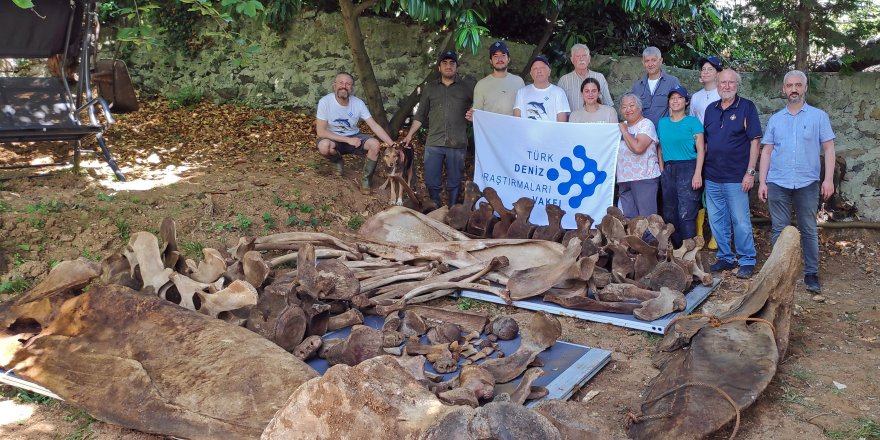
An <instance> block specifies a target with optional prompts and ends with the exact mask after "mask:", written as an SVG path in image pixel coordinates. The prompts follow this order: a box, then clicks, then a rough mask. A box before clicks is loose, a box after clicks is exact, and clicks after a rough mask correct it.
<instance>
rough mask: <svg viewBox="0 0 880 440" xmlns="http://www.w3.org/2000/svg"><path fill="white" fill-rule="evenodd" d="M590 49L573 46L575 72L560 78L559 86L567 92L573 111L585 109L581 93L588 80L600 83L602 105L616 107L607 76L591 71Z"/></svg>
mask: <svg viewBox="0 0 880 440" xmlns="http://www.w3.org/2000/svg"><path fill="white" fill-rule="evenodd" d="M590 59H591V58H590V48H589V47H587V46H586V45H585V44H580V43H578V44H575V45H574V46H571V65H572V66H574V70H572V71H571V72H569V73H566V74H565V75H562V77H561V78H559V82H558V83H557V85H559V87H562V90H565V95H566V96H567V97H568V106H569V108H571V111H576V110H580V109H582V108H584V95H583V94H582V93H581V86H582V85H583V83H584V81H585V80H586V79H587V78H593V79H595V80H596V81H598V82H599V96H600V97H601V102H600V104H605V105H610V106H611V107H614V101H612V100H611V92H610V91H609V90H608V81H606V80H605V75H602V74H601V73H599V72H596V71H595V70H590Z"/></svg>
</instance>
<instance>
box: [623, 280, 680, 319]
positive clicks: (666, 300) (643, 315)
mask: <svg viewBox="0 0 880 440" xmlns="http://www.w3.org/2000/svg"><path fill="white" fill-rule="evenodd" d="M686 306H687V300H686V299H685V297H684V294H682V293H681V292H679V291H677V290H672V289H669V288H667V287H661V288H660V295H659V296H658V297H657V298H654V299H650V300H647V301H645V302H643V303H642V307H640V308H638V309H635V310H633V315H634V316H635V317H636V318H639V319H641V320H643V321H653V320H655V319H659V318H661V317H663V316H666V315H668V314H670V313H672V312H678V311H681V310H684V309H685V307H686Z"/></svg>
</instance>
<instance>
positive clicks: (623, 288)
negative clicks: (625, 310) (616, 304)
mask: <svg viewBox="0 0 880 440" xmlns="http://www.w3.org/2000/svg"><path fill="white" fill-rule="evenodd" d="M658 296H660V292H657V291H653V290H648V289H642V288H640V287H638V286H634V285H632V284H619V283H612V284H609V285H607V286H605V288H604V289H602V290H600V291H599V292H598V294H597V298H598V299H599V300H600V301H633V300H635V301H647V300H649V299H654V298H656V297H658Z"/></svg>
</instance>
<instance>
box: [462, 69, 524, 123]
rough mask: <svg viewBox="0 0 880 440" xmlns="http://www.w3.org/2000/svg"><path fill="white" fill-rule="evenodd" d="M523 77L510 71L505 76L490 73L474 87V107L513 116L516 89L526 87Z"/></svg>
mask: <svg viewBox="0 0 880 440" xmlns="http://www.w3.org/2000/svg"><path fill="white" fill-rule="evenodd" d="M525 85H526V83H525V82H524V81H523V79H522V78H520V77H519V76H516V75H514V74H512V73H508V74H507V76H505V77H504V78H496V77H494V76H492V75H489V76H487V77H485V78H483V79H481V80H480V81H478V82H477V85H476V86H475V87H474V108H475V109H477V110H485V111H487V112H492V113H499V114H502V115H508V116H513V104H514V101H515V100H516V91H517V90H519V89H521V88H523V87H525Z"/></svg>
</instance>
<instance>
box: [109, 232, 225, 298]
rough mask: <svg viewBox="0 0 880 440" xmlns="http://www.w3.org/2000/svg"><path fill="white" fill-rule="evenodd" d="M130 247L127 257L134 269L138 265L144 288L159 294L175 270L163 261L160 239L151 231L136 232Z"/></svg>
mask: <svg viewBox="0 0 880 440" xmlns="http://www.w3.org/2000/svg"><path fill="white" fill-rule="evenodd" d="M128 249H130V250H131V252H130V253H126V258H129V264H130V265H131V268H132V270H134V269H135V267H137V268H138V269H139V270H140V274H141V279H142V280H143V281H144V288H147V287H150V288H152V289H153V292H155V293H156V294H158V293H159V290H160V289H161V288H162V286H164V285H166V284H168V281H169V280H170V277H171V274H172V272H173V270H172V269H169V268H166V267H165V265H164V264H163V263H162V258H161V256H160V255H159V240H158V239H157V238H156V236H155V235H153V234H150V233H149V232H135V233H134V234H131V238H129V240H128ZM132 257H133V259H134V260H135V261H134V263H133V262H132ZM211 281H214V280H211ZM193 310H195V309H193Z"/></svg>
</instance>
